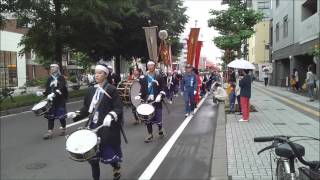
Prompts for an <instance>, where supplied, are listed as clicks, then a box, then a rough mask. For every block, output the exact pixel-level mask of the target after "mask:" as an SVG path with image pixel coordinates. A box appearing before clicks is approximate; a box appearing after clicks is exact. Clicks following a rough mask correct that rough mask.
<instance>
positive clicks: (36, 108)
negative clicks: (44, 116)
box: [31, 101, 48, 111]
mask: <svg viewBox="0 0 320 180" xmlns="http://www.w3.org/2000/svg"><path fill="white" fill-rule="evenodd" d="M47 104H48V101H41V102H39V103H38V104H36V105H34V106H33V107H32V109H31V110H32V111H36V110H39V109H41V108H43V107H45V106H46V105H47Z"/></svg>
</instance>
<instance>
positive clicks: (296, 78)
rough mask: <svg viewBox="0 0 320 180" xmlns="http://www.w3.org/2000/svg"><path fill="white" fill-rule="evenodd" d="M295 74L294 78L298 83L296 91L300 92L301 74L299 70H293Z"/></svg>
mask: <svg viewBox="0 0 320 180" xmlns="http://www.w3.org/2000/svg"><path fill="white" fill-rule="evenodd" d="M293 74H294V78H295V81H296V87H295V88H296V91H299V90H300V82H299V72H298V69H297V68H294V69H293Z"/></svg>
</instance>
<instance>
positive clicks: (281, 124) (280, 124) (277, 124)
mask: <svg viewBox="0 0 320 180" xmlns="http://www.w3.org/2000/svg"><path fill="white" fill-rule="evenodd" d="M272 124H273V125H276V126H283V125H286V123H272Z"/></svg>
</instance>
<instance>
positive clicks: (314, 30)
mask: <svg viewBox="0 0 320 180" xmlns="http://www.w3.org/2000/svg"><path fill="white" fill-rule="evenodd" d="M306 1H307V0H295V1H294V3H295V5H294V14H295V19H294V22H295V23H294V30H295V31H294V42H295V43H299V44H303V43H306V42H308V41H311V40H314V39H316V38H319V32H320V20H319V19H320V0H316V1H318V3H317V4H318V8H317V10H318V11H317V13H315V14H313V15H312V16H310V17H308V18H307V19H305V20H302V12H301V11H302V5H303V4H304V3H305V2H306Z"/></svg>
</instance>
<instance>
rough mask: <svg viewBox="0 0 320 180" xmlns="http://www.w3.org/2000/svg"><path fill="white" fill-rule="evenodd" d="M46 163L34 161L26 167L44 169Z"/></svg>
mask: <svg viewBox="0 0 320 180" xmlns="http://www.w3.org/2000/svg"><path fill="white" fill-rule="evenodd" d="M46 166H47V164H46V163H32V164H27V166H26V169H42V168H44V167H46Z"/></svg>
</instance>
